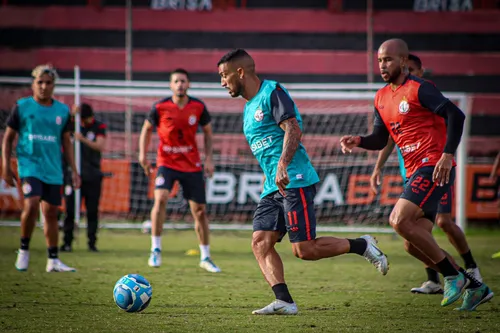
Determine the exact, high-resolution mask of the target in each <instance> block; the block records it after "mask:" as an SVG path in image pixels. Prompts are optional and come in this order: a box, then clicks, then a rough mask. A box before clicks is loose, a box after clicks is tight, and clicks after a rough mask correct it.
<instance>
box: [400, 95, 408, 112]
mask: <svg viewBox="0 0 500 333" xmlns="http://www.w3.org/2000/svg"><path fill="white" fill-rule="evenodd" d="M408 112H410V104H408V100H407V99H406V97H403V99H402V100H401V102H400V103H399V113H401V114H407V113H408Z"/></svg>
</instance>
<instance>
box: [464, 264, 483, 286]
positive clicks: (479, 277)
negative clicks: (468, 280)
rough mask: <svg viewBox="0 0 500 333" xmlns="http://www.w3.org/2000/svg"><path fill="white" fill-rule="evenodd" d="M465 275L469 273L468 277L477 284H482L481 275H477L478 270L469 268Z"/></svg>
mask: <svg viewBox="0 0 500 333" xmlns="http://www.w3.org/2000/svg"><path fill="white" fill-rule="evenodd" d="M466 272H467V273H469V274H470V275H472V276H473V277H474V279H476V280H477V281H478V282H481V283H483V277H482V276H481V273H479V268H477V267H476V268H469V269H467V271H466Z"/></svg>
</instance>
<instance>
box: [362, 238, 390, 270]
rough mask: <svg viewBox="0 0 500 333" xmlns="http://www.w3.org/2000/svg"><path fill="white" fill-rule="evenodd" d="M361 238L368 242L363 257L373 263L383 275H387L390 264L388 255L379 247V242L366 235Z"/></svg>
mask: <svg viewBox="0 0 500 333" xmlns="http://www.w3.org/2000/svg"><path fill="white" fill-rule="evenodd" d="M360 238H363V239H364V240H366V250H365V253H363V257H365V259H366V260H368V261H369V262H371V263H372V264H373V266H375V268H376V269H377V270H378V271H379V272H380V273H382V275H386V274H387V271H388V270H389V262H388V261H387V257H386V255H385V254H384V253H383V252H382V251H380V249H379V248H378V247H377V240H376V239H375V238H373V237H372V236H370V235H364V236H361V237H360Z"/></svg>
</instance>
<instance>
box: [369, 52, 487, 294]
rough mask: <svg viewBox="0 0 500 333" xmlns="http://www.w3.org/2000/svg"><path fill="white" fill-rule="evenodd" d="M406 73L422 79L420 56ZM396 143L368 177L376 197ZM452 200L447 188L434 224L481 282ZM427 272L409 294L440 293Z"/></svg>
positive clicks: (436, 278)
mask: <svg viewBox="0 0 500 333" xmlns="http://www.w3.org/2000/svg"><path fill="white" fill-rule="evenodd" d="M406 65H407V69H408V73H409V74H411V75H414V76H416V77H419V78H421V77H422V76H423V74H424V70H423V68H422V61H421V60H420V58H419V57H417V56H416V55H414V54H409V55H408V61H407V63H406ZM437 121H439V122H440V125H441V127H442V130H443V131H445V126H446V124H445V120H444V118H438V119H437ZM394 146H395V143H394V141H393V140H392V138H391V137H389V138H388V140H387V146H385V148H384V149H382V150H381V151H380V152H379V154H378V159H377V163H376V165H375V169H374V170H373V173H372V175H371V178H370V184H371V188H372V191H373V192H374V193H375V194H377V185H380V184H381V180H382V168H383V167H384V164H385V162H386V161H387V159H388V158H389V155H390V154H391V153H392V151H393V149H394ZM396 151H397V154H398V162H399V170H400V172H401V177H402V178H403V182H406V180H407V179H406V169H405V165H404V159H403V155H401V150H400V149H399V147H396ZM452 198H453V186H450V187H449V188H448V191H447V192H446V193H445V194H444V196H443V197H442V198H441V200H440V202H439V205H438V209H437V215H436V224H437V225H438V227H439V228H441V229H442V230H443V231H444V232H445V233H446V235H447V236H448V239H449V240H450V242H451V244H452V245H453V246H454V247H455V248H456V249H457V251H458V253H459V254H460V255H461V256H462V258H463V260H464V265H465V268H466V269H467V271H468V272H469V273H471V274H472V275H474V277H475V278H476V279H477V280H479V281H482V278H481V274H480V273H479V268H478V267H477V264H476V262H475V260H474V258H473V257H472V254H471V251H470V248H469V245H468V244H467V240H466V238H465V235H464V233H463V231H462V229H460V228H459V227H458V226H457V225H456V224H455V223H454V222H453V219H452V217H451V206H452V204H453V202H452ZM425 270H426V272H427V281H425V282H424V283H423V284H422V286H420V287H417V288H412V289H411V292H412V293H418V294H442V293H443V289H442V287H441V283H440V281H439V274H438V272H436V271H435V270H434V269H432V268H430V267H425Z"/></svg>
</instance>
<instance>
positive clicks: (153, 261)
mask: <svg viewBox="0 0 500 333" xmlns="http://www.w3.org/2000/svg"><path fill="white" fill-rule="evenodd" d="M148 265H149V267H155V268H158V267H160V266H161V251H160V250H159V249H155V250H154V251H151V254H150V255H149V260H148Z"/></svg>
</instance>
